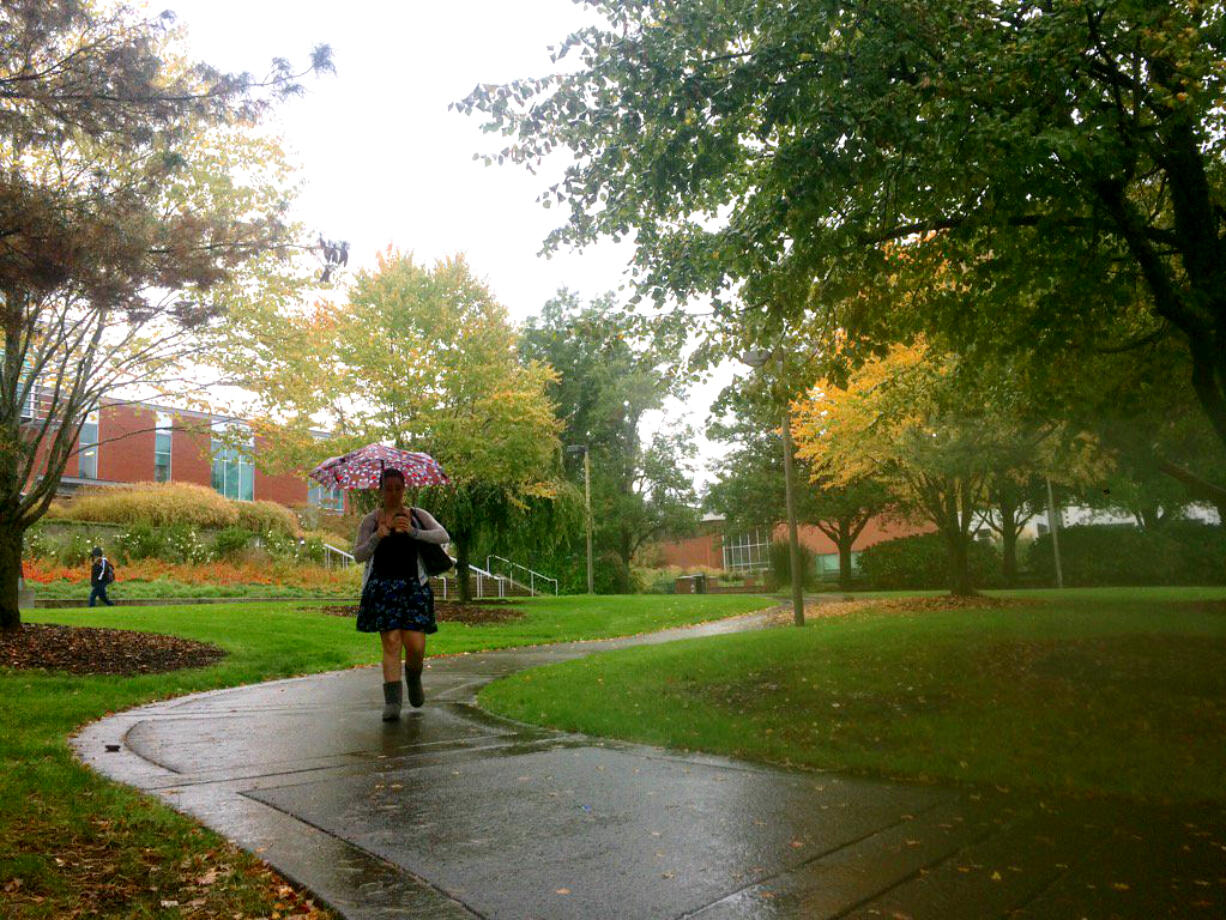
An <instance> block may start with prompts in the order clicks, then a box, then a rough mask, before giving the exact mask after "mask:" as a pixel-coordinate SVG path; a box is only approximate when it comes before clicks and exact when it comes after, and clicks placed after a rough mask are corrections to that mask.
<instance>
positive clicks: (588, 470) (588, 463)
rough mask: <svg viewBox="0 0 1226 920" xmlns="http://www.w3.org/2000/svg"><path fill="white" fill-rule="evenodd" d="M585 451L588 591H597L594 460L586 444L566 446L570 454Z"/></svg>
mask: <svg viewBox="0 0 1226 920" xmlns="http://www.w3.org/2000/svg"><path fill="white" fill-rule="evenodd" d="M579 451H583V521H584V526H585V529H586V530H587V593H588V594H595V593H596V582H595V578H594V575H593V571H592V460H591V456H590V454H589V452H588V449H587V445H586V444H574V445H572V446H570V447H568V448H566V452H567V453H568V454H577V453H578V452H579Z"/></svg>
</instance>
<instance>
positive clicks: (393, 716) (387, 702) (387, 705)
mask: <svg viewBox="0 0 1226 920" xmlns="http://www.w3.org/2000/svg"><path fill="white" fill-rule="evenodd" d="M403 699H404V688H403V687H402V686H401V684H400V681H398V680H392V681H384V682H383V721H384V722H395V721H396V720H397V719H399V718H400V706H401V701H402V700H403Z"/></svg>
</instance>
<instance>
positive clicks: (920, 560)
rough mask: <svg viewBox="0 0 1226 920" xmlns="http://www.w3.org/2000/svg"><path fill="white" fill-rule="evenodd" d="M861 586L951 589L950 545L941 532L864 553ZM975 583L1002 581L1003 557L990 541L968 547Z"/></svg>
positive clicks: (983, 585)
mask: <svg viewBox="0 0 1226 920" xmlns="http://www.w3.org/2000/svg"><path fill="white" fill-rule="evenodd" d="M859 562H860V579H859V583H858V587H865V588H873V589H877V590H882V591H892V590H902V589H911V588H948V587H949V583H950V577H949V548H948V546H947V545H946V543H945V538H944V537H942V536H941V535H940V534H939V533H925V534H918V535H916V536H913V537H899V538H898V539H896V540H886V541H885V542H884V543H877V544H876V545H874V546H870V547H868V548H867V549H865V550H864V551H863V552H861V553H860V559H859ZM967 564H968V566H969V567H970V577H971V585H972V586H974V587H976V588H991V587H996V586H998V585H1000V584H1001V583H1002V581H1003V580H1004V577H1003V575H1002V573H1001V557H1000V553H999V552H998V551H997V549H996V547H995V546H993V545H992V544H990V543H981V542H979V541H978V540H975V541H972V542H971V544H970V546H969V547H968V548H967Z"/></svg>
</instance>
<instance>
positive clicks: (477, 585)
mask: <svg viewBox="0 0 1226 920" xmlns="http://www.w3.org/2000/svg"><path fill="white" fill-rule="evenodd" d="M485 566H486V567H485V568H480V567H478V566H475V565H472V564H471V563H469V566H468V587H469V596H470V597H472V598H473V599H474V600H478V599H483V598H484V599H493V598H506V597H535V596H537V595H539V594H553V595H556V594H557V593H558V580H557V579H556V578H550V577H549V576H548V575H542V574H541V573H540V572H534V571H533V570H532V569H529V568H527V567H526V566H522V565H519V564H518V563H516V562H512V561H511V560H509V559H504V558H503V557H502V556H488V557H487V558H486V560H485ZM433 581H434V596H435V597H437V598H440V599H441V600H448V599H450V598H456V597H459V596H460V585H459V579H458V577H457V576H456V575H455V574H448V575H443V576H441V577H436V578H434V579H433Z"/></svg>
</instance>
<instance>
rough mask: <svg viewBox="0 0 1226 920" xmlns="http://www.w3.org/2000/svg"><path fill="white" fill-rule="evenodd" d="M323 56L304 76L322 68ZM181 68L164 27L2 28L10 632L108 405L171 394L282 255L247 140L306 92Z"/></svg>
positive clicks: (0, 545)
mask: <svg viewBox="0 0 1226 920" xmlns="http://www.w3.org/2000/svg"><path fill="white" fill-rule="evenodd" d="M329 66H330V65H329V57H328V51H327V49H326V48H320V49H317V50H316V52H315V54H314V57H313V60H312V63H311V65H310V68H309V69H313V70H322V69H327V68H328V67H329ZM297 77H298V75H295V74H293V73H291V72H290V68H289V65H288V64H286V63H284V62H277V63H275V64H274V67H273V71H272V73H271V74H270V75H269V77H268V78H266V79H264V80H256V79H254V78H252V77H250V76H249V75H226V74H221V73H219V72H217V71H215V70H214V69H212V68H210V67H207V66H205V65H202V64H193V63H191V62H189V61H187V60H186V59H185V58H184V57H183V55H182V54H181V52H180V51H179V50H178V47H177V45H176V43H175V40H174V36H173V34H172V32H171V31H170V29H169V19H168V18H166V17H163V18H160V19H157V20H149V19H146V18H143V17H142V16H141V15H140V14H138V13H136V12H134V11H133V10H131V9H130V8H127V7H124V6H104V5H101V4H95V3H86V2H76V0H16V2H12V3H6V4H4V6H3V9H2V10H0V94H2V95H3V97H4V99H5V104H4V106H3V111H2V112H0V325H2V327H3V330H2V331H3V342H2V346H0V347H2V351H3V355H2V358H0V625H2V626H3V627H4V628H15V627H16V626H18V625H20V615H19V613H18V609H17V585H18V579H19V577H20V574H21V545H22V537H23V534H24V532H25V530H26V529H27V528H28V527H29V526H30V525H31V524H32V523H33V522H34V521H36V520H37V519H38V518H39V517H40V516H41V515H42V514H43V513H44V512H45V510H46V508H47V506H48V504H49V503H50V501H51V500H52V498H53V497H54V494H55V491H56V489H57V487H58V485H59V483H60V478H61V476H62V475H63V473H64V469H65V466H66V464H67V463H68V462H69V459H70V458H71V457H72V456H73V455H74V453H75V452H76V451H77V450H78V446H79V439H80V431H81V426H82V424H83V422H84V420H85V418H86V416H87V415H88V414H89V412H91V411H92V410H93V409H95V408H96V407H97V406H98V405H99V404H100V402H101V400H102V398H103V396H104V395H105V394H107V393H108V392H111V391H113V390H115V389H116V388H119V387H123V386H132V385H141V386H143V387H144V388H145V389H146V391H147V390H148V389H151V388H152V389H158V390H162V391H163V392H164V388H166V387H173V386H175V385H176V382H179V373H180V366H181V363H182V362H183V361H184V360H186V359H190V358H191V357H192V355H193V354H194V352H195V351H196V349H197V348H198V347H199V342H200V339H199V335H200V333H202V332H204V331H206V330H208V329H209V328H210V327H211V326H212V325H213V324H214V323H215V322H216V321H217V319H218V317H219V316H220V315H221V314H222V313H223V312H224V310H225V307H226V304H227V298H228V297H229V296H230V295H232V294H234V293H235V292H236V291H238V290H240V289H242V288H245V287H250V286H251V285H252V284H253V277H254V276H255V275H257V274H258V273H259V272H261V271H267V270H269V268H270V263H272V262H274V261H275V260H276V258H277V257H283V256H284V255H285V251H286V247H287V246H288V244H290V243H291V242H292V239H291V230H292V228H291V227H290V226H289V224H288V223H287V221H286V217H285V212H286V208H287V201H288V199H289V195H290V190H289V189H288V188H287V186H286V181H285V178H284V176H283V175H282V168H283V163H282V162H281V161H280V160H279V154H278V152H277V150H276V147H275V144H274V143H273V142H271V141H268V140H267V139H264V138H261V137H260V136H259V135H258V134H256V133H255V129H254V122H255V121H256V120H258V119H259V117H260V116H261V115H262V114H263V113H264V111H265V110H266V109H267V107H268V106H269V105H270V104H271V103H272V102H273V101H275V99H276V98H277V97H279V96H283V95H285V94H287V93H293V92H296V91H298V90H300V88H301V87H300V85H299V83H298V82H297Z"/></svg>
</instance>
